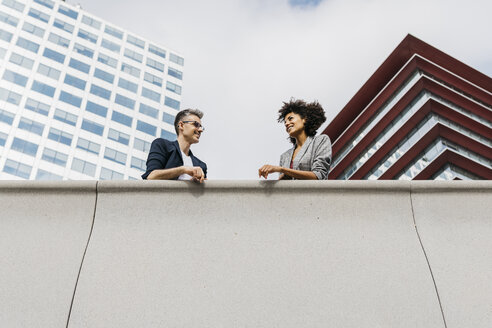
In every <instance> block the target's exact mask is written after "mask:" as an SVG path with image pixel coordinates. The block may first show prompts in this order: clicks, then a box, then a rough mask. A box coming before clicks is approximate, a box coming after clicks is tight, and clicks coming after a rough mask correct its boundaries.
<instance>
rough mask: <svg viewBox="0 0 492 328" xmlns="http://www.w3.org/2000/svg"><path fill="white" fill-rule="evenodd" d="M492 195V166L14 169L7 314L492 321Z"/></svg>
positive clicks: (25, 323)
mask: <svg viewBox="0 0 492 328" xmlns="http://www.w3.org/2000/svg"><path fill="white" fill-rule="evenodd" d="M96 189H97V192H96ZM491 197H492V182H491V181H486V182H443V183H439V182H395V181H377V182H369V181H359V182H351V181H324V182H302V181H280V182H271V181H268V182H265V181H262V182H260V181H206V183H205V184H204V185H196V184H192V183H186V182H175V181H145V182H144V181H119V182H116V181H101V182H98V183H97V185H96V182H73V181H63V182H53V183H46V182H45V183H42V182H0V204H1V206H2V211H1V214H0V326H1V327H62V326H65V325H66V323H67V318H68V316H70V320H69V324H68V327H135V326H137V327H163V326H166V327H167V326H171V327H175V326H176V327H298V326H302V327H327V326H328V327H445V324H444V319H446V322H447V327H449V328H451V327H490V322H492V297H491V296H490V295H492V289H491V287H490V286H491V285H490V279H491V277H492V264H491V263H492V261H491V260H490V259H491V258H492V256H491V254H490V253H491V251H490V249H492V248H491V246H492V245H491V244H492V241H491V238H490V236H492V224H491V214H490V213H491V212H492V211H491V205H490V204H491V200H492V199H491ZM96 204H97V206H96ZM95 206H96V208H95ZM94 210H95V221H94V229H93V230H92V234H90V231H91V230H90V228H91V223H92V218H93V215H94ZM414 220H415V222H416V224H417V229H416V227H415V226H414ZM417 231H418V233H417ZM89 236H90V240H89V243H88V248H87V253H86V255H85V259H84V261H83V265H82V268H81V274H80V278H78V272H79V268H80V266H81V261H82V256H83V254H84V249H85V246H86V245H87V241H88V238H89ZM419 237H420V239H419ZM422 245H423V247H422ZM76 284H77V288H76V292H75V298H74V303H73V307H72V308H71V301H72V295H73V294H74V288H75V286H76ZM70 309H71V312H70V314H69V311H70ZM441 309H442V310H441Z"/></svg>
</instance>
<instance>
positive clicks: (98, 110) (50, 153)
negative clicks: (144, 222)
mask: <svg viewBox="0 0 492 328" xmlns="http://www.w3.org/2000/svg"><path fill="white" fill-rule="evenodd" d="M12 10H14V11H12ZM43 40H44V41H43ZM168 54H169V56H168ZM0 58H2V59H3V60H2V61H0V77H1V80H0V82H2V84H1V85H0V102H1V103H2V104H4V105H3V107H2V108H1V109H0V150H1V157H0V179H15V178H19V179H29V178H31V179H39V180H60V179H139V178H140V175H141V174H142V173H143V171H145V161H146V158H147V155H148V151H149V149H150V143H151V142H152V140H153V139H155V138H156V137H159V136H167V137H169V138H170V139H173V138H175V135H174V132H173V130H174V128H173V127H172V126H170V125H169V124H168V123H167V122H168V121H169V120H171V118H173V117H174V115H172V114H170V113H172V112H174V111H177V110H179V108H180V96H179V94H177V93H176V90H178V91H179V92H180V90H181V80H182V70H183V69H182V67H181V66H182V64H183V60H182V58H181V57H179V56H178V55H175V54H171V53H170V52H169V51H168V50H166V49H165V48H164V47H161V46H158V45H156V44H154V43H153V42H150V41H148V40H145V39H144V38H141V37H138V36H136V35H134V34H132V33H128V32H127V31H125V30H123V29H121V28H118V27H116V26H114V25H112V24H110V23H108V22H105V21H104V20H103V19H100V18H97V17H94V16H93V15H91V14H90V13H87V12H85V11H84V10H82V9H80V8H77V7H75V6H72V5H71V4H68V3H63V2H57V1H53V0H2V2H1V4H0ZM180 58H181V59H180ZM168 80H172V82H171V83H172V84H168V83H167V82H168ZM169 85H172V89H173V90H169ZM11 134H13V135H12V136H11ZM19 156H27V157H25V158H29V162H26V163H23V162H22V160H19V158H22V157H19ZM60 167H63V168H64V169H63V170H60Z"/></svg>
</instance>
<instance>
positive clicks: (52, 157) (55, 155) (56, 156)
mask: <svg viewBox="0 0 492 328" xmlns="http://www.w3.org/2000/svg"><path fill="white" fill-rule="evenodd" d="M41 159H43V160H45V161H47V162H50V163H53V164H56V165H60V166H65V165H66V164H67V159H68V156H67V155H66V154H64V153H60V152H58V151H54V150H53V149H49V148H45V149H44V151H43V156H42V157H41Z"/></svg>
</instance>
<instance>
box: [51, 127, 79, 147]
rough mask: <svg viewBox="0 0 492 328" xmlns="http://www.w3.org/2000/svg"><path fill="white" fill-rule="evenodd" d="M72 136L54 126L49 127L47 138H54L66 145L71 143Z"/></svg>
mask: <svg viewBox="0 0 492 328" xmlns="http://www.w3.org/2000/svg"><path fill="white" fill-rule="evenodd" d="M72 138H73V136H72V135H71V134H70V133H66V132H63V131H60V130H58V129H55V128H51V129H50V132H49V133H48V139H51V140H54V141H56V142H59V143H61V144H64V145H67V146H70V145H71V144H72Z"/></svg>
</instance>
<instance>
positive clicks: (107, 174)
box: [99, 167, 123, 180]
mask: <svg viewBox="0 0 492 328" xmlns="http://www.w3.org/2000/svg"><path fill="white" fill-rule="evenodd" d="M99 179H101V180H123V174H121V173H118V172H116V171H113V170H110V169H107V168H105V167H102V168H101V175H100V176H99Z"/></svg>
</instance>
